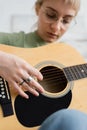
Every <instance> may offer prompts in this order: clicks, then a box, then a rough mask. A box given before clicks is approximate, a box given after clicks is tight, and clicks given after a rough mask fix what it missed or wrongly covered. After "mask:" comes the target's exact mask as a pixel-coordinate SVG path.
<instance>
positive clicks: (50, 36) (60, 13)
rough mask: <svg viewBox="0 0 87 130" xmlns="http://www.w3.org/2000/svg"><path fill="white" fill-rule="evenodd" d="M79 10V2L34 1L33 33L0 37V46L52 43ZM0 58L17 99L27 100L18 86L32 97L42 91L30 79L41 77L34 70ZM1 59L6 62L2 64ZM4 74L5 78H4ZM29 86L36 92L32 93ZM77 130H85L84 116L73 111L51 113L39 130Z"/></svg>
mask: <svg viewBox="0 0 87 130" xmlns="http://www.w3.org/2000/svg"><path fill="white" fill-rule="evenodd" d="M79 8H80V0H36V3H35V10H36V14H37V16H38V21H37V30H35V31H34V32H31V33H27V34H25V33H24V32H20V33H12V34H9V33H0V43H1V44H7V45H12V46H17V47H25V48H32V47H38V46H43V45H46V44H49V43H53V42H55V41H56V40H58V39H59V38H60V37H61V36H62V35H63V34H64V33H65V32H66V31H67V30H68V28H69V27H70V24H71V22H72V21H74V20H75V16H76V15H77V13H78V10H79ZM0 57H3V59H2V60H1V58H0V66H1V67H0V74H1V76H2V77H4V78H6V80H7V81H8V82H9V84H10V83H11V84H12V85H13V86H14V87H15V88H16V89H17V91H18V92H19V94H20V95H22V96H23V97H25V98H28V97H27V95H26V94H25V93H24V92H23V91H22V90H21V89H19V88H20V87H19V86H23V87H26V88H28V90H29V91H30V92H31V93H33V94H34V95H36V96H38V94H39V93H38V91H39V92H43V91H44V90H43V88H42V87H41V86H40V85H39V84H38V83H37V82H36V81H34V79H32V78H31V77H30V75H34V76H36V77H37V78H38V79H40V80H42V75H41V74H40V72H38V70H36V69H35V68H33V67H32V66H31V65H29V64H28V63H26V62H25V61H23V60H22V59H19V58H17V57H15V56H13V55H12V56H11V55H9V54H5V53H3V52H0ZM4 57H5V59H6V60H5V61H4ZM9 66H11V67H12V69H11V68H9ZM13 68H14V72H13ZM19 68H20V69H19ZM4 70H6V71H4ZM13 73H14V76H13ZM5 74H6V75H7V76H5ZM8 75H9V76H8ZM27 81H29V82H27ZM27 86H30V87H27ZM32 86H34V88H36V89H33V87H32ZM36 90H38V91H36ZM76 115H78V116H76ZM75 121H76V122H75ZM81 123H82V124H81ZM77 129H79V130H87V116H86V115H85V114H83V113H81V112H78V111H74V110H61V111H59V112H57V113H54V114H53V115H52V116H51V117H49V118H48V119H47V120H46V121H45V122H44V123H43V124H42V127H41V128H40V130H77Z"/></svg>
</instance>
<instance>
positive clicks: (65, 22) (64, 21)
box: [42, 7, 76, 29]
mask: <svg viewBox="0 0 87 130" xmlns="http://www.w3.org/2000/svg"><path fill="white" fill-rule="evenodd" d="M42 11H43V13H44V18H45V21H46V23H51V24H53V23H55V22H59V21H60V22H61V26H62V27H63V28H65V29H67V28H68V27H69V26H71V27H72V26H74V25H75V24H76V20H72V19H73V18H71V17H64V18H61V19H59V17H58V13H57V12H56V11H54V10H52V9H51V8H43V7H42Z"/></svg>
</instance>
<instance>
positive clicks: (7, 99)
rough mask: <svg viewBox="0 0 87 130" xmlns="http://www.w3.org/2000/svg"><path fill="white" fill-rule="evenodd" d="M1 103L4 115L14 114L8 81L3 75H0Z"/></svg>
mask: <svg viewBox="0 0 87 130" xmlns="http://www.w3.org/2000/svg"><path fill="white" fill-rule="evenodd" d="M0 104H1V107H2V111H3V116H4V117H6V116H10V115H13V107H12V101H11V95H10V90H9V86H8V83H7V81H5V80H4V79H3V78H2V77H0Z"/></svg>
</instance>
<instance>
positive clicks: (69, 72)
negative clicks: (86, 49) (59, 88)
mask: <svg viewBox="0 0 87 130" xmlns="http://www.w3.org/2000/svg"><path fill="white" fill-rule="evenodd" d="M63 70H64V73H65V75H66V77H67V79H68V81H74V80H79V79H82V78H86V77H87V64H81V65H75V66H70V67H65V68H63Z"/></svg>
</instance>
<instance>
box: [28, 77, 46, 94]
mask: <svg viewBox="0 0 87 130" xmlns="http://www.w3.org/2000/svg"><path fill="white" fill-rule="evenodd" d="M26 82H27V84H28V85H30V86H34V88H35V89H36V90H37V91H39V92H40V93H43V92H44V89H43V87H42V86H41V85H40V84H39V83H38V82H37V81H36V80H34V79H33V78H32V77H29V78H28V79H26Z"/></svg>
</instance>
